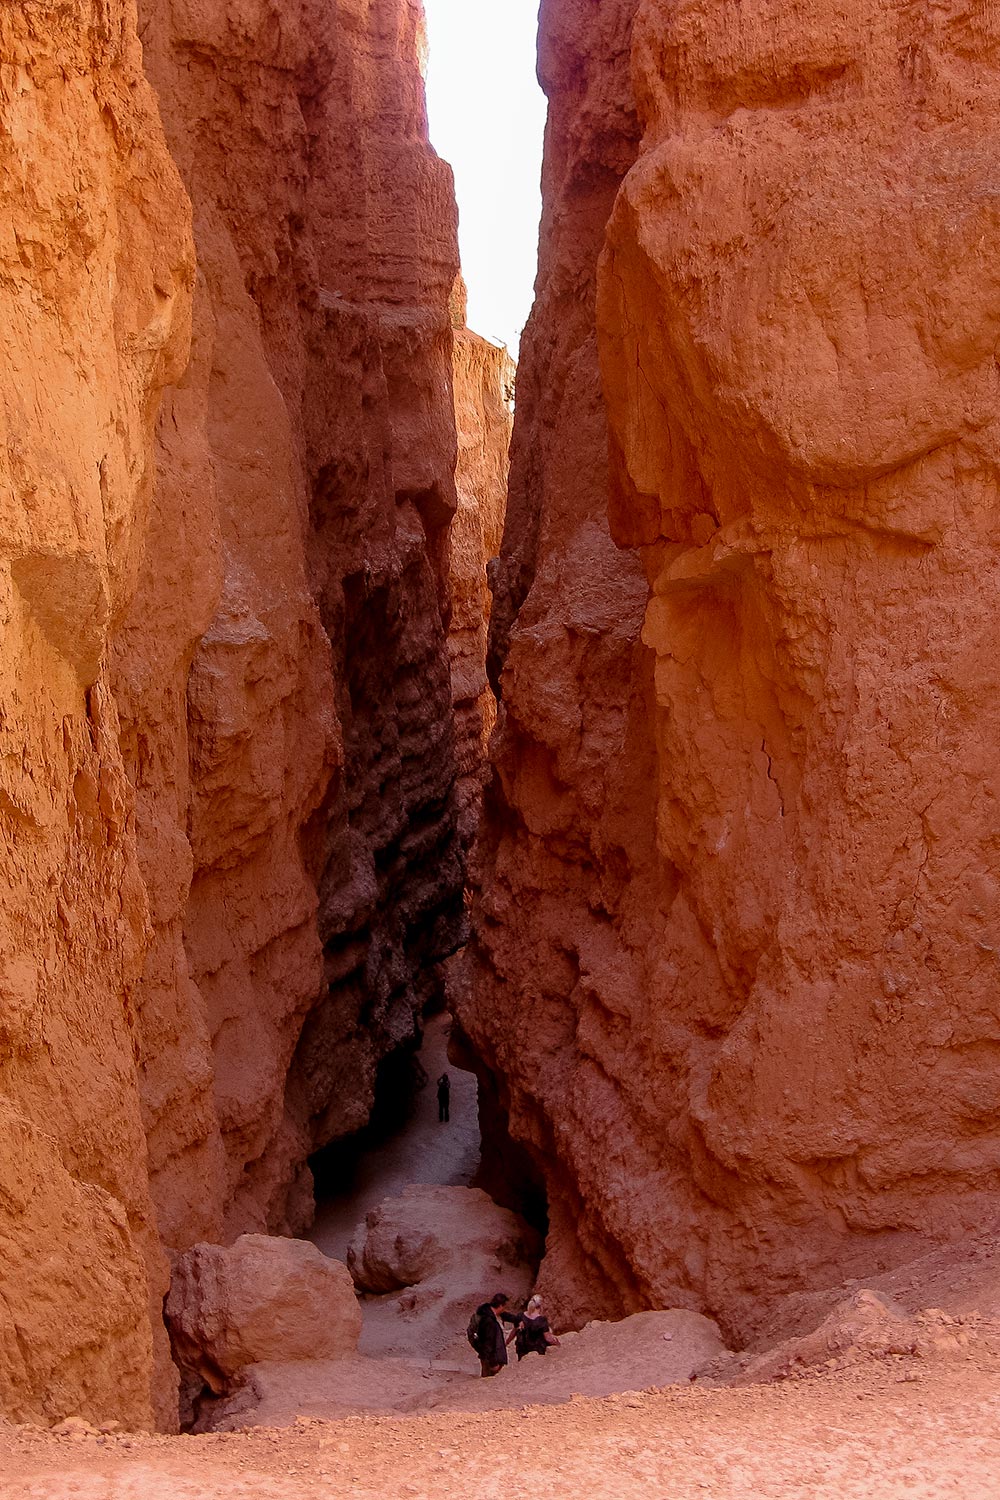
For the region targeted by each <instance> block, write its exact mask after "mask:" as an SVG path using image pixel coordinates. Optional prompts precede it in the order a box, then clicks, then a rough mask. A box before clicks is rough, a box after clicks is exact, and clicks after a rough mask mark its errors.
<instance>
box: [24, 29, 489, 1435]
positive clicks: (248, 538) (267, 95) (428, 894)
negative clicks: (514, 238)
mask: <svg viewBox="0 0 1000 1500" xmlns="http://www.w3.org/2000/svg"><path fill="white" fill-rule="evenodd" d="M140 36H141V38H142V50H140V43H139V37H140ZM423 46H424V42H423V13H422V9H421V6H420V4H419V3H418V0H338V3H334V4H331V3H328V0H325V3H320V0H295V3H293V4H291V5H289V4H287V3H280V4H279V3H278V0H249V3H248V0H204V3H190V0H143V3H142V4H141V6H140V10H139V14H138V15H136V13H135V11H134V8H133V7H132V6H131V5H130V4H126V3H124V0H122V3H118V0H110V3H109V0H101V3H100V4H98V3H97V0H94V3H91V4H85V5H81V6H77V7H75V8H74V11H73V19H70V18H69V15H68V12H67V11H66V8H65V7H57V6H53V5H52V4H49V3H42V0H38V3H34V0H27V3H25V4H24V5H22V6H20V7H18V8H16V10H15V11H11V10H9V9H8V11H6V12H5V13H4V15H3V17H2V18H0V50H2V55H3V59H4V68H3V71H2V74H0V108H2V110H3V116H2V118H3V124H4V134H3V135H2V136H0V155H2V158H3V167H4V178H3V186H2V188H0V193H2V195H3V205H4V224H5V226H6V234H5V239H4V247H3V252H2V253H3V257H4V270H5V276H4V280H3V286H2V289H0V309H2V316H3V326H4V330H5V338H4V342H3V352H2V354H0V359H2V360H3V365H4V373H5V377H6V378H5V379H4V382H3V385H4V397H3V407H2V413H3V416H2V420H3V424H4V428H3V434H2V436H3V448H2V450H0V454H2V456H0V463H2V464H3V466H4V467H3V478H4V493H5V497H6V498H5V500H4V502H3V503H4V505H5V510H4V512H3V535H2V551H0V559H2V561H3V577H4V578H5V579H6V582H5V584H4V586H3V589H4V592H3V599H4V603H3V628H4V653H3V669H2V676H0V693H2V709H3V714H2V719H0V726H2V727H0V733H2V735H3V737H4V744H5V748H4V753H3V760H2V769H0V827H2V830H3V837H4V843H5V848H6V850H7V857H6V870H7V876H8V878H7V881H6V882H5V891H4V894H3V897H2V898H0V937H2V943H0V949H2V955H3V957H2V963H3V968H2V971H0V986H2V987H0V1026H2V1036H3V1049H2V1052H0V1110H2V1112H3V1116H4V1122H5V1126H6V1134H7V1138H8V1142H9V1143H14V1147H13V1148H12V1149H11V1150H10V1151H8V1152H7V1153H6V1154H5V1159H4V1163H3V1167H2V1168H0V1171H2V1174H3V1176H2V1183H3V1187H2V1193H0V1354H2V1359H0V1409H2V1410H4V1411H5V1412H7V1413H9V1414H10V1415H12V1416H15V1417H18V1418H23V1419H32V1420H34V1419H42V1420H44V1419H46V1418H53V1417H59V1416H64V1415H66V1414H67V1413H70V1412H77V1413H79V1414H81V1415H84V1416H87V1417H91V1418H94V1419H99V1420H101V1419H105V1418H110V1417H114V1418H117V1419H119V1420H124V1421H127V1422H130V1423H148V1422H149V1421H151V1420H153V1419H154V1418H155V1419H156V1420H158V1421H160V1422H161V1423H163V1424H166V1425H169V1424H170V1422H171V1421H172V1420H173V1421H175V1420H176V1396H175V1388H176V1380H175V1376H174V1372H173V1369H172V1366H171V1365H170V1363H169V1358H168V1350H167V1346H166V1340H165V1336H164V1332H163V1324H162V1316H161V1309H162V1299H163V1295H164V1292H165V1290H166V1286H167V1259H166V1257H165V1255H164V1247H165V1248H166V1250H167V1251H170V1252H174V1251H179V1250H183V1249H184V1248H186V1247H187V1246H188V1245H190V1244H191V1243H192V1242H194V1241H196V1240H199V1239H212V1240H222V1241H229V1240H231V1239H233V1238H234V1237H235V1236H236V1235H238V1234H239V1233H241V1232H243V1231H246V1230H276V1231H286V1230H289V1229H291V1230H295V1229H301V1228H302V1227H304V1225H305V1224H306V1223H307V1222H308V1221H309V1218H310V1216H311V1213H312V1198H311V1191H310V1189H311V1177H310V1174H309V1169H308V1166H307V1157H308V1155H309V1154H310V1152H312V1151H313V1150H314V1149H315V1148H316V1147H317V1146H319V1145H322V1144H324V1143H325V1142H327V1141H328V1140H330V1139H332V1138H335V1137H337V1136H339V1135H342V1134H345V1133H348V1132H350V1131H352V1130H354V1129H356V1128H358V1127H359V1126H360V1125H362V1124H363V1123H364V1122H365V1121H366V1119H367V1115H368V1110H369V1107H370V1104H371V1101H372V1095H373V1088H374V1081H375V1075H376V1070H377V1067H378V1063H379V1061H380V1059H381V1058H382V1056H383V1055H384V1054H385V1053H386V1052H388V1051H389V1050H391V1049H392V1048H394V1047H396V1046H399V1045H403V1044H406V1043H408V1042H410V1041H412V1039H413V1038H414V1036H415V1034H416V1031H417V1027H418V1022H419V1013H420V1011H421V1009H422V1007H423V1006H424V1005H425V1004H426V1003H428V1002H429V1001H433V1000H435V999H436V998H437V997H438V995H439V993H440V990H441V985H442V979H441V963H442V961H443V960H444V959H445V958H446V957H447V956H448V955H449V954H451V953H452V952H453V950H454V948H455V947H456V945H457V944H458V942H459V941H460V940H461V938H462V935H463V930H464V914H463V904H462V890H463V860H462V846H461V838H460V830H459V796H458V788H457V771H458V764H457V760H456V751H455V734H454V730H453V724H452V673H451V660H450V656H449V647H448V640H447V627H448V622H449V618H450V613H451V572H450V561H449V527H450V522H451V519H452V516H453V514H454V512H455V510H456V504H457V500H456V491H455V479H454V471H455V463H456V448H457V442H456V428H455V408H454V403H453V398H452V355H453V335H452V328H451V321H450V313H449V299H450V297H451V294H452V289H453V285H454V282H455V278H456V274H457V270H458V266H457V250H456V235H455V224H456V216H455V205H454V198H453V192H452V185H451V175H450V172H449V170H448V168H447V167H446V166H445V165H444V164H443V163H441V162H440V161H439V160H438V159H437V157H436V156H435V155H434V153H433V151H432V150H431V149H430V147H429V145H428V140H427V129H426V118H425V110H424V96H423V83H422V79H421V76H420V71H419V65H420V58H421V55H422V50H423ZM154 91H155V92H154ZM491 524H492V523H491ZM481 564H482V560H480V572H481V571H482V565H481ZM464 769H468V768H464Z"/></svg>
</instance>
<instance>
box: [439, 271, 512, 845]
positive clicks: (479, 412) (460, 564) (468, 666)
mask: <svg viewBox="0 0 1000 1500" xmlns="http://www.w3.org/2000/svg"><path fill="white" fill-rule="evenodd" d="M459 288H460V290H461V280H460V281H459ZM458 304H459V305H455V303H454V300H453V306H452V316H453V319H454V320H455V323H456V326H455V330H454V334H455V349H454V384H455V426H456V429H457V435H458V463H457V467H456V470H455V486H456V491H457V500H458V509H457V510H456V512H455V517H454V520H453V521H452V523H451V529H450V533H449V538H448V577H449V581H450V584H451V616H450V619H449V623H448V650H449V654H450V657H451V695H452V705H453V709H454V716H455V752H456V759H457V762H458V771H459V782H458V801H459V827H460V831H461V834H462V841H463V843H464V844H465V845H466V847H468V846H469V845H470V844H471V843H472V840H473V838H474V837H475V832H476V828H477V826H478V822H479V809H480V803H481V801H482V790H483V783H484V779H485V776H486V771H487V753H488V747H489V738H490V734H491V733H492V730H493V726H494V724H495V723H496V699H495V697H494V695H493V691H492V688H491V687H490V685H489V683H488V682H487V680H486V644H487V627H488V625H489V618H490V607H491V599H490V591H489V586H488V583H487V564H488V563H489V562H490V561H491V560H492V559H493V558H495V557H496V556H497V554H498V553H499V551H500V543H501V541H502V539H503V528H504V515H505V512H506V507H507V475H508V454H509V449H510V433H511V425H512V422H513V417H512V411H511V396H512V394H513V389H514V371H515V365H514V361H513V360H512V359H511V357H510V355H509V354H508V352H507V350H506V348H504V347H503V345H500V344H494V343H492V342H491V341H490V340H489V339H485V338H482V337H480V335H479V334H477V333H473V332H472V331H471V329H469V328H467V327H466V326H465V307H464V297H462V296H461V295H459V297H458Z"/></svg>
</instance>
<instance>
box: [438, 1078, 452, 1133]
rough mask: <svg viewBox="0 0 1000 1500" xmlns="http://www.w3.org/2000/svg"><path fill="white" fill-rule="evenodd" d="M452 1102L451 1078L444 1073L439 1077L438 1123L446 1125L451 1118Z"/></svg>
mask: <svg viewBox="0 0 1000 1500" xmlns="http://www.w3.org/2000/svg"><path fill="white" fill-rule="evenodd" d="M450 1103H451V1079H450V1078H449V1077H448V1075H447V1073H442V1074H441V1077H440V1078H439V1079H438V1124H439V1125H446V1124H447V1123H448V1120H449V1119H450V1114H449V1105H450Z"/></svg>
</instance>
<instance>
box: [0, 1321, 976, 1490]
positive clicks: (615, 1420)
mask: <svg viewBox="0 0 1000 1500" xmlns="http://www.w3.org/2000/svg"><path fill="white" fill-rule="evenodd" d="M498 1384H499V1382H498ZM0 1455H2V1474H3V1478H2V1481H0V1494H2V1495H3V1497H4V1500H67V1497H70V1496H72V1497H74V1500H250V1497H251V1496H252V1497H256V1500H321V1497H340V1496H348V1495H349V1496H351V1497H352V1500H387V1497H394V1496H397V1495H398V1496H419V1497H431V1496H434V1497H448V1500H450V1497H462V1500H507V1497H510V1500H520V1497H521V1496H529V1495H535V1494H539V1493H541V1494H550V1495H554V1496H558V1497H567V1500H568V1497H571V1496H572V1497H574V1500H575V1497H577V1496H592V1497H594V1500H603V1497H607V1500H617V1497H632V1496H649V1497H654V1500H705V1497H713V1500H715V1497H717V1500H751V1497H752V1500H791V1497H803V1500H804V1497H809V1500H813V1497H824V1500H825V1497H827V1496H829V1497H834V1496H836V1497H838V1500H855V1497H857V1500H870V1497H872V1496H877V1497H879V1500H896V1497H899V1500H903V1497H906V1500H937V1497H939V1496H940V1497H944V1496H961V1497H963V1500H979V1497H984V1500H985V1497H987V1496H988V1497H995V1496H996V1494H997V1492H998V1489H1000V1346H998V1347H997V1348H989V1349H987V1348H979V1349H977V1350H976V1351H975V1352H974V1353H972V1354H966V1355H963V1356H962V1357H960V1358H954V1357H952V1358H943V1359H941V1360H939V1361H931V1362H926V1361H918V1360H906V1359H901V1360H898V1361H897V1360H894V1361H892V1362H891V1363H890V1364H889V1365H886V1364H884V1363H882V1362H873V1363H872V1364H870V1365H868V1366H860V1367H857V1368H854V1369H851V1370H849V1371H840V1372H826V1373H823V1374H821V1375H818V1376H816V1377H815V1378H812V1377H806V1378H801V1379H796V1380H791V1381H788V1382H784V1383H782V1384H777V1385H768V1386H753V1387H749V1388H747V1389H741V1390H718V1389H716V1390H701V1389H698V1388H697V1387H695V1388H674V1389H667V1390H663V1391H657V1392H653V1391H648V1392H642V1393H638V1394H633V1395H619V1396H614V1397H611V1398H610V1399H607V1400H603V1401H593V1400H586V1399H582V1400H571V1401H569V1402H567V1403H566V1404H564V1405H561V1406H554V1407H524V1408H521V1409H516V1410H507V1411H499V1412H485V1413H477V1414H470V1413H456V1412H448V1411H443V1412H435V1413H430V1414H424V1415H420V1416H411V1417H354V1418H350V1419H348V1420H346V1421H341V1422H323V1421H307V1422H300V1423H299V1424H298V1425H296V1426H293V1427H291V1428H285V1429H280V1430H277V1429H263V1428H259V1429H256V1430H254V1431H251V1432H244V1433H233V1434H226V1435H222V1434H210V1435H207V1436H204V1437H175V1438H168V1437H153V1436H121V1437H119V1436H109V1437H105V1438H93V1437H84V1438H71V1437H70V1438H58V1437H54V1436H52V1435H51V1434H47V1433H40V1432H34V1431H28V1430H26V1429H8V1428H5V1429H2V1430H0Z"/></svg>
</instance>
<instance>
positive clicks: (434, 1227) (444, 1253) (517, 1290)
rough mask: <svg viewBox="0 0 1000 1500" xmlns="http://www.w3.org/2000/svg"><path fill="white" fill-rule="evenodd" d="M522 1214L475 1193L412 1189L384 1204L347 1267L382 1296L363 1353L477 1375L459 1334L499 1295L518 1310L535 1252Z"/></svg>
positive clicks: (362, 1229)
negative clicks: (416, 1354)
mask: <svg viewBox="0 0 1000 1500" xmlns="http://www.w3.org/2000/svg"><path fill="white" fill-rule="evenodd" d="M541 1248H542V1247H541V1241H540V1239H539V1236H538V1234H537V1233H536V1232H535V1231H534V1230H533V1229H532V1228H531V1226H530V1225H529V1224H527V1223H526V1222H525V1221H524V1219H522V1218H521V1217H520V1215H519V1214H515V1213H513V1212H511V1211H510V1210H509V1209H505V1208H501V1207H500V1206H499V1205H498V1204H496V1203H494V1202H493V1200H492V1199H491V1198H490V1197H488V1196H487V1194H486V1193H484V1192H483V1191H482V1190H481V1189H479V1188H466V1187H439V1186H430V1185H425V1184H422V1183H421V1184H417V1185H414V1186H411V1187H408V1188H406V1189H405V1191H404V1192H403V1193H402V1194H401V1195H400V1196H399V1197H398V1198H386V1199H384V1200H383V1201H382V1202H381V1203H380V1204H379V1205H378V1207H377V1208H375V1209H373V1210H372V1211H371V1212H370V1213H369V1214H368V1215H367V1216H366V1218H365V1222H364V1223H363V1224H360V1225H359V1226H358V1229H357V1232H356V1234H355V1237H354V1239H353V1241H352V1243H351V1246H350V1249H349V1251H348V1255H347V1263H348V1265H349V1266H350V1268H351V1273H352V1275H353V1276H354V1280H355V1282H356V1283H357V1285H358V1287H359V1288H360V1289H361V1290H363V1291H366V1292H373V1293H376V1294H378V1295H381V1296H383V1297H385V1296H386V1294H388V1293H391V1292H398V1293H399V1295H398V1297H397V1298H396V1299H395V1300H394V1302H392V1303H391V1304H390V1303H389V1302H388V1301H387V1302H384V1303H383V1304H382V1306H381V1307H380V1313H381V1316H380V1317H379V1318H377V1319H376V1318H374V1317H369V1318H368V1319H366V1324H365V1332H364V1337H363V1339H362V1343H361V1350H362V1353H364V1354H372V1355H389V1356H397V1355H406V1354H412V1350H413V1348H414V1346H415V1345H416V1346H418V1347H419V1348H420V1349H421V1350H423V1351H425V1352H426V1354H427V1355H428V1357H432V1356H435V1355H441V1356H444V1357H445V1358H447V1359H448V1360H450V1361H456V1360H457V1362H458V1363H459V1364H460V1365H464V1366H468V1367H469V1368H471V1369H474V1368H475V1357H474V1356H473V1355H472V1353H471V1350H470V1349H469V1345H468V1343H467V1341H466V1336H465V1330H466V1327H467V1325H468V1322H469V1317H470V1314H471V1313H472V1311H473V1309H474V1308H476V1307H478V1306H479V1305H480V1304H481V1303H483V1302H485V1301H487V1300H488V1299H489V1298H490V1297H492V1296H493V1295H494V1293H496V1292H498V1291H503V1292H506V1293H507V1295H508V1296H509V1297H510V1298H511V1305H512V1307H516V1306H520V1305H523V1303H524V1301H525V1300H526V1299H527V1296H528V1293H529V1292H530V1290H531V1286H532V1283H533V1281H534V1278H535V1271H536V1268H537V1265H538V1258H539V1255H540V1253H541Z"/></svg>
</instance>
